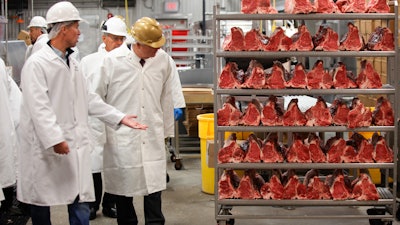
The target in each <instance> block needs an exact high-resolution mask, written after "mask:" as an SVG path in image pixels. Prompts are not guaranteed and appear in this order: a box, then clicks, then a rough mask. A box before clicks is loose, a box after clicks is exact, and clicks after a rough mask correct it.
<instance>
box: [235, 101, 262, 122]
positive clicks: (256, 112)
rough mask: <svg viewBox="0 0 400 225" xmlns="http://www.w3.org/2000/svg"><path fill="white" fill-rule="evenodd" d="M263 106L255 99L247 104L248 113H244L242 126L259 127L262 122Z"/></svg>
mask: <svg viewBox="0 0 400 225" xmlns="http://www.w3.org/2000/svg"><path fill="white" fill-rule="evenodd" d="M262 108H263V106H262V105H261V103H260V102H259V101H258V100H257V99H255V98H254V99H253V100H252V101H251V102H249V103H248V104H247V108H246V111H245V112H244V113H243V116H242V118H241V121H240V124H242V125H245V126H258V125H260V122H261V110H262Z"/></svg>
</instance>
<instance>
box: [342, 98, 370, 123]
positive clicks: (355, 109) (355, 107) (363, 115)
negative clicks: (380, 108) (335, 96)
mask: <svg viewBox="0 0 400 225" xmlns="http://www.w3.org/2000/svg"><path fill="white" fill-rule="evenodd" d="M347 121H348V124H347V127H348V128H356V127H369V126H371V122H372V112H371V110H370V109H369V108H367V107H365V106H364V104H363V103H362V102H361V101H360V99H359V98H353V101H352V104H351V106H350V111H349V114H348V115H347Z"/></svg>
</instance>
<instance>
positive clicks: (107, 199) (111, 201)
mask: <svg viewBox="0 0 400 225" xmlns="http://www.w3.org/2000/svg"><path fill="white" fill-rule="evenodd" d="M92 175H93V184H94V194H95V197H96V201H94V202H89V207H90V208H94V209H95V210H96V211H97V210H99V208H100V203H101V206H102V207H103V208H111V207H114V205H115V196H114V195H113V194H110V193H107V192H104V195H103V180H102V178H101V173H93V174H92ZM102 195H103V201H102V200H101V199H102Z"/></svg>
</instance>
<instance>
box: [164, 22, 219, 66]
mask: <svg viewBox="0 0 400 225" xmlns="http://www.w3.org/2000/svg"><path fill="white" fill-rule="evenodd" d="M173 32H174V30H173V29H168V30H165V36H166V39H167V41H166V43H165V47H164V48H165V51H166V52H167V53H168V54H169V55H170V56H171V57H172V58H173V59H174V61H175V63H176V64H177V66H179V67H182V66H187V67H191V68H204V60H205V55H210V54H211V53H212V47H213V45H212V40H213V37H212V36H211V35H209V36H207V35H194V34H190V32H189V30H187V35H174V34H173Z"/></svg>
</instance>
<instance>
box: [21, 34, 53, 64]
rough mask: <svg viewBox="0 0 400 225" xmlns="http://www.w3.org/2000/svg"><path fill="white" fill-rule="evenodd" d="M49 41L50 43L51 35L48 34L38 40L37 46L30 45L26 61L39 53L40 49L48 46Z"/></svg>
mask: <svg viewBox="0 0 400 225" xmlns="http://www.w3.org/2000/svg"><path fill="white" fill-rule="evenodd" d="M48 41H49V35H48V34H42V35H40V36H39V37H38V38H37V39H36V42H35V44H33V45H29V46H28V48H27V49H26V53H25V61H26V60H27V59H28V58H29V56H31V55H32V54H34V53H35V52H37V51H39V49H41V48H42V47H43V46H44V45H46V44H47V42H48Z"/></svg>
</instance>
